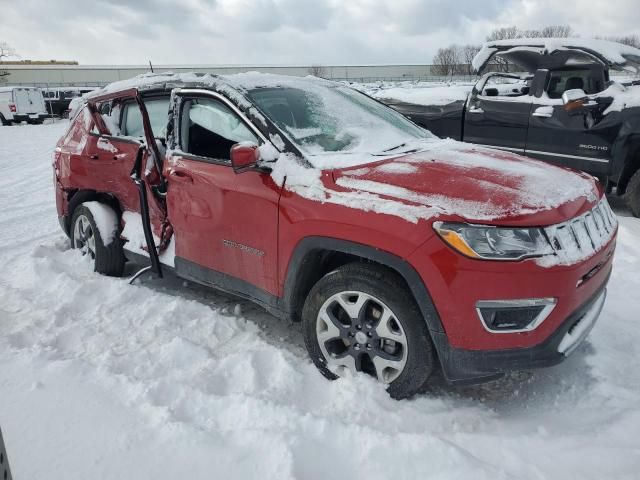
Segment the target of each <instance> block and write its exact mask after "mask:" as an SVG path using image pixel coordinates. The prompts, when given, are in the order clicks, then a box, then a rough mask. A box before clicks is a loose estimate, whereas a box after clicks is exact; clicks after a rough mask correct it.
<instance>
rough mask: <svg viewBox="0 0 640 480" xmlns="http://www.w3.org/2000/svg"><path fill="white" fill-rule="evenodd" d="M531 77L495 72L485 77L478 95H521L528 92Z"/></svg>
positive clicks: (498, 96) (498, 97)
mask: <svg viewBox="0 0 640 480" xmlns="http://www.w3.org/2000/svg"><path fill="white" fill-rule="evenodd" d="M530 88H531V78H521V77H517V76H513V75H508V74H495V75H493V76H491V77H489V78H487V80H486V82H485V84H484V86H483V87H482V92H480V95H481V96H483V97H497V98H496V100H499V99H500V98H501V97H502V98H504V97H523V96H525V95H528V94H529V90H530Z"/></svg>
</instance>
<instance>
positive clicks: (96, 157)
mask: <svg viewBox="0 0 640 480" xmlns="http://www.w3.org/2000/svg"><path fill="white" fill-rule="evenodd" d="M89 158H90V159H91V160H98V159H99V158H100V157H99V156H98V155H96V154H95V153H94V154H93V155H89Z"/></svg>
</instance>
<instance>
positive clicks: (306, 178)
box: [54, 73, 617, 398]
mask: <svg viewBox="0 0 640 480" xmlns="http://www.w3.org/2000/svg"><path fill="white" fill-rule="evenodd" d="M54 170H55V178H54V181H55V186H56V202H57V208H58V213H59V216H60V222H61V225H62V228H63V229H64V231H65V232H66V233H67V235H69V237H70V238H71V242H72V245H73V246H74V247H75V248H78V249H79V250H80V251H81V252H82V253H83V254H86V255H88V256H90V258H92V259H93V261H94V262H95V270H96V271H98V272H100V273H103V274H106V275H114V276H119V275H122V274H123V269H124V264H125V262H126V261H127V260H131V261H136V260H137V261H136V262H135V263H140V261H142V262H145V263H148V264H149V265H150V266H149V267H147V268H148V269H150V270H152V271H153V272H155V273H156V274H157V275H159V276H162V275H163V273H165V272H167V271H171V272H173V273H174V274H175V275H177V276H179V277H182V278H185V279H188V280H191V281H195V282H198V283H202V284H205V285H209V286H212V287H215V288H219V289H222V290H224V291H226V292H230V293H233V294H236V295H239V296H241V297H244V298H247V299H250V300H252V301H254V302H256V303H258V304H259V305H262V306H263V307H264V308H266V309H267V310H268V311H269V312H272V313H273V314H274V315H276V316H279V317H282V318H284V319H289V320H293V321H302V322H303V330H304V335H305V343H306V346H307V349H308V351H309V355H310V357H311V360H312V361H313V362H314V363H315V365H316V366H317V367H318V369H319V370H320V371H321V372H322V373H323V374H324V375H325V376H326V377H328V378H332V379H333V378H336V377H337V376H341V375H345V374H348V372H364V373H366V374H369V375H371V376H373V377H376V378H377V379H378V380H379V381H381V382H384V383H386V384H388V391H389V393H390V394H391V395H392V396H394V397H395V398H402V397H407V396H410V395H412V394H414V393H416V392H418V391H420V389H421V388H422V387H423V386H424V385H425V383H426V382H427V379H428V378H429V376H430V375H431V373H432V372H433V370H434V368H436V367H437V366H440V367H441V368H442V371H443V373H444V376H445V377H446V379H447V380H448V381H450V382H452V383H455V384H464V383H477V382H484V381H489V380H493V379H496V378H499V377H500V376H502V375H504V373H505V372H507V371H512V370H521V369H530V368H535V367H544V366H550V365H554V364H556V363H558V362H560V361H562V360H563V359H564V358H565V357H566V356H567V355H569V354H570V353H571V352H572V351H573V350H574V349H575V348H576V346H577V345H578V344H579V343H580V342H581V341H582V340H583V339H584V338H585V337H586V335H587V334H588V333H589V331H590V329H591V327H592V326H593V325H594V323H595V321H596V318H597V317H598V315H599V313H600V311H601V309H602V306H603V303H604V298H605V287H606V284H607V281H608V279H609V275H610V273H611V263H612V257H613V252H614V247H615V236H616V231H617V222H616V218H615V215H614V214H613V213H612V211H611V209H610V208H609V206H608V204H607V201H606V199H605V197H604V196H603V192H602V189H601V188H600V187H599V185H598V183H597V182H596V181H595V180H594V179H593V178H592V177H590V176H588V175H586V174H582V173H576V172H573V171H570V170H567V169H563V168H559V167H554V166H550V165H547V164H544V163H539V162H536V161H533V160H529V159H527V158H524V157H521V156H517V155H514V154H510V153H507V152H501V151H495V150H490V149H485V148H480V147H475V146H473V145H468V144H460V143H457V142H453V141H450V140H440V139H437V138H436V137H434V136H433V135H431V134H430V133H429V132H428V131H426V130H424V129H422V128H420V127H418V126H416V125H415V124H414V123H412V122H410V121H409V120H407V119H406V118H405V117H403V116H401V115H400V114H398V113H396V112H395V111H393V110H392V109H390V108H388V107H386V106H384V105H382V104H381V103H378V102H377V101H375V100H373V99H371V98H369V97H367V96H366V95H364V94H362V93H359V92H357V91H355V90H352V89H350V88H348V87H346V86H344V85H342V84H336V83H332V82H327V81H323V80H320V79H315V78H305V79H302V78H293V77H281V76H273V75H262V74H255V73H254V74H239V75H232V76H221V77H215V76H210V75H199V74H187V75H145V76H142V77H138V78H136V79H133V80H131V81H125V82H119V83H116V84H112V85H110V86H108V87H106V88H104V89H102V90H100V91H97V92H94V93H92V94H90V96H89V97H88V98H86V99H85V102H84V104H83V105H82V106H81V107H80V108H79V111H78V113H77V114H76V115H75V117H74V118H73V119H72V120H71V124H70V127H69V130H68V132H67V133H66V134H65V135H64V136H63V137H62V138H61V139H60V141H59V142H58V145H57V148H56V153H55V161H54Z"/></svg>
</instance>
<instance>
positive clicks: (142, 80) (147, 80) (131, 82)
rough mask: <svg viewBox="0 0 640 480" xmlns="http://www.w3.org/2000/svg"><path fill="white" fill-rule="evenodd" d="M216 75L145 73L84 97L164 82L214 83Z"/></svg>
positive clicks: (111, 84)
mask: <svg viewBox="0 0 640 480" xmlns="http://www.w3.org/2000/svg"><path fill="white" fill-rule="evenodd" d="M215 79H216V77H215V76H214V75H211V74H209V73H196V72H188V73H173V72H167V73H143V74H140V75H137V76H135V77H133V78H128V79H126V80H119V81H117V82H112V83H110V84H108V85H106V86H105V87H103V88H98V89H96V90H94V91H92V92H89V93H88V94H86V95H85V96H84V98H94V97H99V96H102V95H107V94H109V93H114V92H120V91H123V90H128V89H130V88H138V89H145V88H151V87H153V86H156V85H157V86H161V85H164V84H194V83H197V84H205V85H213V84H214V83H215Z"/></svg>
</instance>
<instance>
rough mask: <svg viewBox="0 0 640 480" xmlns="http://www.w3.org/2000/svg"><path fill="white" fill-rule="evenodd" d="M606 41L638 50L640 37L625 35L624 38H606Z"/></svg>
mask: <svg viewBox="0 0 640 480" xmlns="http://www.w3.org/2000/svg"><path fill="white" fill-rule="evenodd" d="M606 40H609V41H611V42H618V43H622V44H623V45H629V46H630V47H636V48H640V37H639V36H638V35H627V36H624V37H606Z"/></svg>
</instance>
